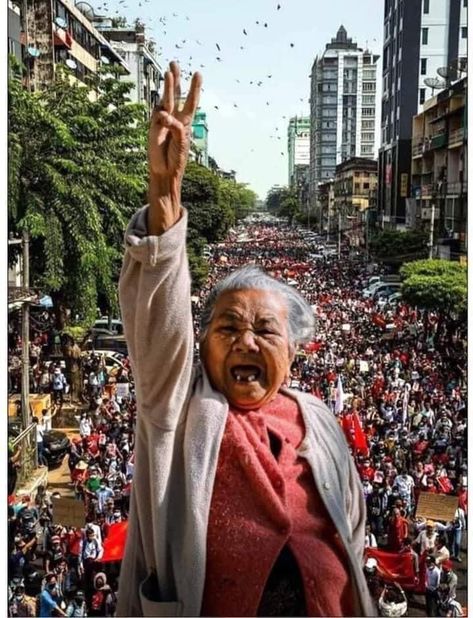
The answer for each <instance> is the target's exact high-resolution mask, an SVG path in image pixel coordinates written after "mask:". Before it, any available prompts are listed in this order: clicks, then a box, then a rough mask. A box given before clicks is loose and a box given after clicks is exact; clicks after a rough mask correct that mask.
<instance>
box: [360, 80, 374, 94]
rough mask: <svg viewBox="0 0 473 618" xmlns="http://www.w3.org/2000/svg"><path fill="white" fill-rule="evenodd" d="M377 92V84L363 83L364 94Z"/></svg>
mask: <svg viewBox="0 0 473 618" xmlns="http://www.w3.org/2000/svg"><path fill="white" fill-rule="evenodd" d="M375 90H376V84H375V82H363V92H374V91H375Z"/></svg>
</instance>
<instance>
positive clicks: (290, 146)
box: [287, 116, 310, 187]
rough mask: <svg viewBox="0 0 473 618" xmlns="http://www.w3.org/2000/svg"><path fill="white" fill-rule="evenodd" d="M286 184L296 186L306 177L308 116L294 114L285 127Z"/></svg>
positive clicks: (308, 148) (308, 155)
mask: <svg viewBox="0 0 473 618" xmlns="http://www.w3.org/2000/svg"><path fill="white" fill-rule="evenodd" d="M287 152H288V184H289V186H290V187H297V186H298V184H300V183H301V182H302V181H303V180H305V179H306V178H307V174H308V171H309V161H310V118H309V117H308V116H294V117H293V118H291V119H290V120H289V125H288V127H287Z"/></svg>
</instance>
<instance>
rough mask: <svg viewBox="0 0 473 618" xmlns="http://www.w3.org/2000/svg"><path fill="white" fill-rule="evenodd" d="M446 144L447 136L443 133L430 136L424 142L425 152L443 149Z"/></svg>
mask: <svg viewBox="0 0 473 618" xmlns="http://www.w3.org/2000/svg"><path fill="white" fill-rule="evenodd" d="M446 143H447V134H446V133H445V131H442V132H441V133H437V134H436V135H432V136H431V137H429V138H428V141H426V147H425V149H426V150H435V149H436V148H443V146H445V145H446Z"/></svg>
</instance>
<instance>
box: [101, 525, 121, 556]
mask: <svg viewBox="0 0 473 618" xmlns="http://www.w3.org/2000/svg"><path fill="white" fill-rule="evenodd" d="M127 530H128V521H121V522H118V523H117V524H111V526H110V528H109V531H108V534H107V538H106V539H105V541H104V542H103V556H102V560H101V562H114V561H115V560H121V559H122V558H123V554H124V552H125V542H126V534H127Z"/></svg>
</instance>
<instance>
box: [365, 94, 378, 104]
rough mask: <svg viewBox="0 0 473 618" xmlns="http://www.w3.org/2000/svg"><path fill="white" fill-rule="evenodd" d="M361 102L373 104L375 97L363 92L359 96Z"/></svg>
mask: <svg viewBox="0 0 473 618" xmlns="http://www.w3.org/2000/svg"><path fill="white" fill-rule="evenodd" d="M361 103H362V105H375V103H376V97H375V95H374V94H364V95H363V96H362V97H361Z"/></svg>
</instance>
